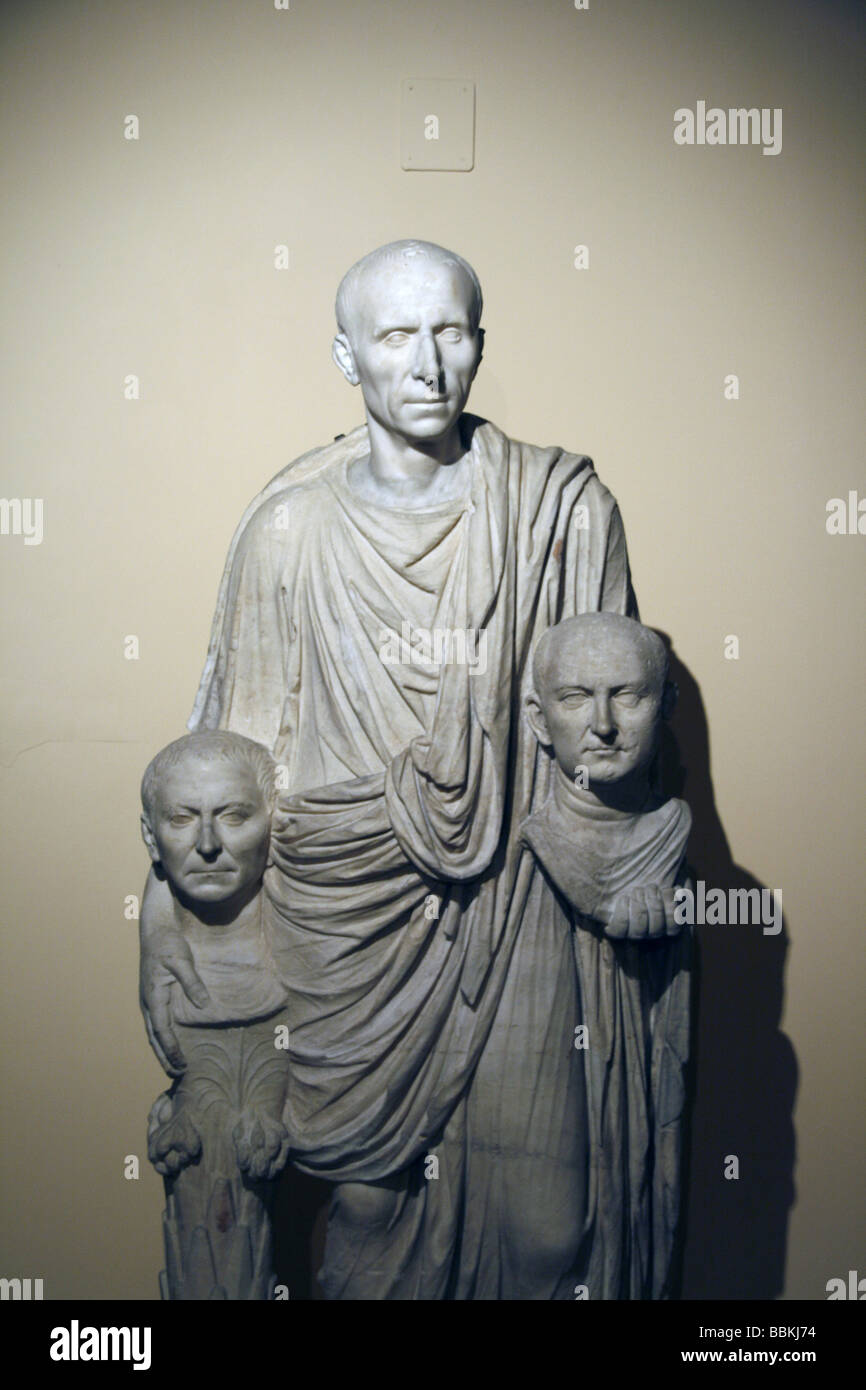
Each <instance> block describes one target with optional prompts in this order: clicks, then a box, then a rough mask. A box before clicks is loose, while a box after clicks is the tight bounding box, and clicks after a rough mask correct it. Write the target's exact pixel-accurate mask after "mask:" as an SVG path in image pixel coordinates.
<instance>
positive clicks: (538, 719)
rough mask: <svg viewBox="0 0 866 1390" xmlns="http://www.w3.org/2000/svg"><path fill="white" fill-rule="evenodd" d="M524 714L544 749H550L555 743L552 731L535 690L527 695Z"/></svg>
mask: <svg viewBox="0 0 866 1390" xmlns="http://www.w3.org/2000/svg"><path fill="white" fill-rule="evenodd" d="M523 712H524V714H525V715H526V722H527V724H528V725H529V727H530V729H531V730H532V732H533V733H534V734H535V737H536V738H537V739H538V742H539V743H540V744H541V746H542V748H549V747H550V746H551V744H552V743H553V739H552V738H551V737H550V730H549V729H548V727H547V720H546V719H545V717H544V710H543V709H542V708H541V701H540V700H539V698H538V696H537V695H536V693H535V691H534V690H530V692H529V694H528V695H527V697H526V703H525V704H524V707H523Z"/></svg>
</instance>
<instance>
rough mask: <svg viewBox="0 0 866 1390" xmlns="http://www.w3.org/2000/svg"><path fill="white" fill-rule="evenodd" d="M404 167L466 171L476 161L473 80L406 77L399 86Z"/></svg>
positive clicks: (401, 154) (401, 150)
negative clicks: (435, 79) (436, 79)
mask: <svg viewBox="0 0 866 1390" xmlns="http://www.w3.org/2000/svg"><path fill="white" fill-rule="evenodd" d="M400 163H401V164H402V166H403V168H404V169H451V170H454V171H455V172H458V173H467V172H468V171H469V170H470V169H471V168H472V166H473V165H474V163H475V83H474V82H468V81H464V80H462V79H444V80H442V81H434V80H430V79H420V78H415V77H407V78H406V79H405V80H404V81H403V83H402V86H401V101H400Z"/></svg>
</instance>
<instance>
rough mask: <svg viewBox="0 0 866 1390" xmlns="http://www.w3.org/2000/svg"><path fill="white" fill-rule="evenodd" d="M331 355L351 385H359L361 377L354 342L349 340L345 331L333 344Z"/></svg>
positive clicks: (338, 335)
mask: <svg viewBox="0 0 866 1390" xmlns="http://www.w3.org/2000/svg"><path fill="white" fill-rule="evenodd" d="M331 356H332V357H333V359H334V361H335V362H336V364H337V366H338V367H339V368H340V371H341V372H342V373H343V376H344V377H345V378H346V380H347V381H348V383H349V385H350V386H357V385H358V382H359V381H360V380H361V378H360V377H359V376H358V368H357V367H356V365H355V354H354V352H353V351H352V344H351V343H350V342H349V339H348V338H347V337H346V335H345V333H338V334H337V336H336V338H335V339H334V341H333V344H332V345H331Z"/></svg>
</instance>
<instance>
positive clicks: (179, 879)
mask: <svg viewBox="0 0 866 1390" xmlns="http://www.w3.org/2000/svg"><path fill="white" fill-rule="evenodd" d="M141 797H142V806H143V813H142V818H141V824H142V835H143V838H144V841H145V844H146V845H147V848H148V851H149V853H150V856H151V859H152V860H153V863H154V865H155V868H156V871H157V872H158V873H159V874H160V875H162V876H163V878H164V881H165V883H166V885H167V886H168V888H169V890H170V892H171V901H172V910H173V916H174V925H175V928H176V930H177V931H178V932H179V933H180V934H181V936H182V937H183V939H184V940H185V941H186V942H187V943H188V946H189V949H190V951H191V955H192V960H193V963H194V966H195V969H196V971H197V973H198V975H199V977H200V978H201V980H202V981H203V983H204V984H205V986H206V988H207V990H208V995H209V999H208V1002H207V1003H206V1004H204V1005H203V1006H199V1007H196V1005H194V1004H192V1003H190V1001H189V1000H188V999H187V998H186V996H185V994H184V993H183V990H182V989H181V988H180V985H178V984H175V985H174V986H173V987H172V989H171V1001H170V1007H171V1013H172V1019H173V1022H174V1025H175V1027H176V1028H177V1030H178V1032H179V1034H180V1036H181V1037H182V1039H183V1047H184V1052H185V1055H186V1058H187V1066H186V1069H185V1070H184V1071H183V1072H182V1073H181V1075H180V1076H179V1077H178V1078H177V1079H176V1080H175V1081H174V1083H173V1085H172V1087H171V1089H170V1090H169V1091H167V1092H164V1093H163V1095H161V1096H160V1097H159V1098H158V1099H157V1101H156V1102H155V1104H154V1106H153V1109H152V1110H151V1113H150V1119H149V1121H148V1156H149V1157H150V1160H151V1162H152V1163H153V1164H154V1166H155V1167H156V1169H157V1171H158V1172H160V1173H162V1174H163V1176H164V1178H165V1189H166V1210H165V1213H164V1217H163V1230H164V1236H165V1250H166V1269H165V1270H164V1271H163V1273H162V1275H161V1277H160V1287H161V1290H162V1295H163V1297H164V1298H170V1299H187V1300H188V1299H210V1298H222V1299H266V1298H269V1297H270V1296H271V1294H272V1290H273V1275H272V1272H271V1213H272V1207H273V1200H274V1183H273V1179H274V1178H275V1177H276V1175H277V1174H278V1173H279V1171H280V1170H281V1168H282V1167H283V1164H284V1163H285V1160H286V1155H287V1152H288V1134H287V1131H286V1129H285V1128H284V1125H283V1105H284V1102H285V1092H286V1085H287V1082H288V1067H287V1060H286V1057H287V1051H286V1048H285V1047H283V1046H280V1043H281V1041H282V1040H283V1038H285V1039H287V1037H288V1021H287V1018H286V1013H285V1003H286V997H287V993H286V989H285V986H284V985H283V984H282V982H281V981H280V979H279V975H278V972H277V968H276V965H275V962H274V959H273V955H272V952H271V944H270V940H269V930H268V920H267V914H266V913H265V912H264V911H263V906H264V899H263V895H262V891H261V887H262V875H263V873H264V870H265V867H266V863H267V859H268V855H269V848H270V838H271V811H272V807H273V800H274V766H273V760H272V758H271V756H270V754H269V753H268V751H267V749H265V748H262V747H261V746H260V745H257V744H255V743H252V742H251V741H250V740H249V739H245V738H242V737H240V736H239V735H238V734H232V733H221V732H212V733H199V734H188V735H187V736H186V737H185V738H181V739H179V740H178V741H177V742H176V743H171V744H169V746H168V747H167V748H164V749H163V750H162V752H160V753H158V754H157V755H156V757H155V758H154V759H153V761H152V762H151V763H150V764H149V766H148V768H147V771H146V772H145V774H144V780H143V782H142V790H141Z"/></svg>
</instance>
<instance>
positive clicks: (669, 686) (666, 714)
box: [661, 681, 680, 719]
mask: <svg viewBox="0 0 866 1390" xmlns="http://www.w3.org/2000/svg"><path fill="white" fill-rule="evenodd" d="M679 696H680V688H679V686H678V685H677V683H676V681H665V686H664V690H663V691H662V703H661V716H662V719H670V718H671V716H672V714H673V712H674V710H675V709H676V707H677V700H678V699H679Z"/></svg>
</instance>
